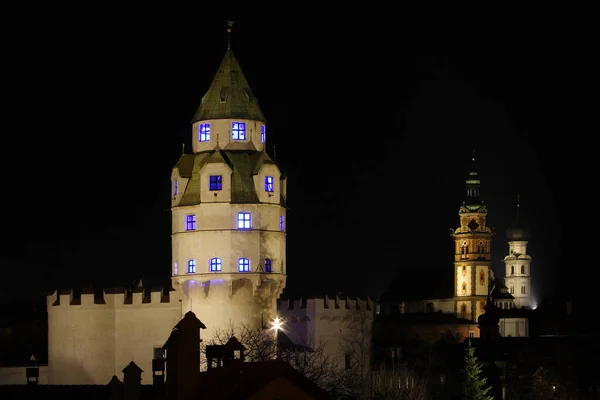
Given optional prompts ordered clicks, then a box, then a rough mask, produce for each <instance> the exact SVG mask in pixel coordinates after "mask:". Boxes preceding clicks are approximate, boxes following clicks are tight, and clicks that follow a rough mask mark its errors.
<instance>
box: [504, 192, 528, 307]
mask: <svg viewBox="0 0 600 400" xmlns="http://www.w3.org/2000/svg"><path fill="white" fill-rule="evenodd" d="M519 207H520V204H519V196H517V223H516V226H515V227H514V228H509V229H507V230H506V238H507V240H508V252H509V254H508V255H507V256H506V257H504V265H505V267H506V275H505V278H504V281H505V284H506V287H507V288H508V292H509V293H510V294H511V295H512V296H513V297H514V303H515V306H516V307H517V308H521V307H526V308H531V307H533V297H532V295H531V256H530V255H528V254H527V243H528V241H529V233H528V232H527V231H526V230H525V229H523V228H521V227H520V226H519Z"/></svg>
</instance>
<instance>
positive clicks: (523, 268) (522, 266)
mask: <svg viewBox="0 0 600 400" xmlns="http://www.w3.org/2000/svg"><path fill="white" fill-rule="evenodd" d="M521 274H523V275H525V266H524V265H521Z"/></svg>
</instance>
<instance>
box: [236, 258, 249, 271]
mask: <svg viewBox="0 0 600 400" xmlns="http://www.w3.org/2000/svg"><path fill="white" fill-rule="evenodd" d="M238 271H240V272H250V260H249V259H247V258H240V259H239V261H238Z"/></svg>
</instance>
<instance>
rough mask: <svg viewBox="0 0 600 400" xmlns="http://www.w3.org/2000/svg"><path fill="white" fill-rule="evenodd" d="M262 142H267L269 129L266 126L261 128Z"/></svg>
mask: <svg viewBox="0 0 600 400" xmlns="http://www.w3.org/2000/svg"><path fill="white" fill-rule="evenodd" d="M260 141H261V142H263V143H264V142H266V141H267V128H266V127H265V126H264V125H262V126H261V127H260Z"/></svg>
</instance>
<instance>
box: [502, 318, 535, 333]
mask: <svg viewBox="0 0 600 400" xmlns="http://www.w3.org/2000/svg"><path fill="white" fill-rule="evenodd" d="M500 335H501V336H503V337H528V336H529V321H528V319H527V318H501V319H500Z"/></svg>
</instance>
